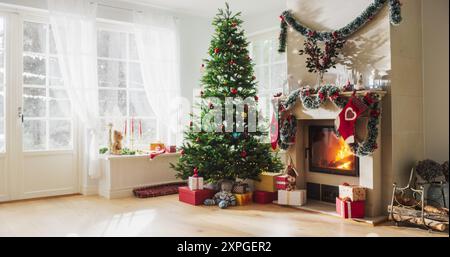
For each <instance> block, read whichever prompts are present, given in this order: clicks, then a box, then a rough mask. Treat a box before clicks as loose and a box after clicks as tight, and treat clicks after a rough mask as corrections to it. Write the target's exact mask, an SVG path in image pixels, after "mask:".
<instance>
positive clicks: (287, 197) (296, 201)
mask: <svg viewBox="0 0 450 257" xmlns="http://www.w3.org/2000/svg"><path fill="white" fill-rule="evenodd" d="M278 204H281V205H295V206H301V205H304V204H306V190H292V191H287V190H278Z"/></svg>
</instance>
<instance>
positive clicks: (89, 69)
mask: <svg viewBox="0 0 450 257" xmlns="http://www.w3.org/2000/svg"><path fill="white" fill-rule="evenodd" d="M48 9H49V12H50V25H51V29H52V31H53V35H54V38H55V45H56V50H57V55H58V61H59V65H60V69H61V74H62V76H63V80H64V86H65V88H66V89H67V93H68V95H69V98H70V100H71V104H72V108H73V110H74V112H75V114H76V115H77V116H78V117H79V119H80V120H81V122H82V123H83V125H84V128H85V129H86V131H87V140H85V142H87V144H88V146H89V147H88V151H87V152H86V153H85V155H84V156H83V157H84V160H88V174H89V176H90V177H92V178H97V177H99V176H100V170H99V160H98V145H97V131H98V120H99V116H98V84H97V40H96V39H97V30H96V10H97V5H96V4H95V3H92V2H91V1H85V0H48Z"/></svg>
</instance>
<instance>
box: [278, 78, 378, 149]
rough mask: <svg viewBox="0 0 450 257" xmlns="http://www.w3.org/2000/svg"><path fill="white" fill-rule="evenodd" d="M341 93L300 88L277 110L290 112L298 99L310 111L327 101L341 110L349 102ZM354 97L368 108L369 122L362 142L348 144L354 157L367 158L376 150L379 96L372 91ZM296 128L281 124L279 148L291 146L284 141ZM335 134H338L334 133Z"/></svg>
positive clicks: (323, 88)
mask: <svg viewBox="0 0 450 257" xmlns="http://www.w3.org/2000/svg"><path fill="white" fill-rule="evenodd" d="M343 93H344V92H342V91H341V89H340V88H338V87H336V86H333V85H324V86H321V87H319V88H310V87H302V88H299V89H297V90H295V91H293V92H292V93H291V94H289V96H287V98H285V99H283V100H281V101H280V108H279V109H280V110H281V111H283V112H286V111H290V110H291V109H292V108H293V107H294V105H295V103H296V102H297V101H298V99H300V101H301V103H302V105H303V107H304V108H306V109H310V110H312V109H318V108H320V107H321V106H322V105H323V104H324V103H325V101H327V100H329V101H331V102H332V103H334V104H335V105H336V106H337V107H339V108H340V109H342V108H344V106H345V105H346V104H347V102H348V100H349V98H348V97H346V96H345V95H344V94H343ZM354 95H355V97H358V98H360V100H361V101H363V102H364V103H365V104H366V105H367V106H368V107H369V108H368V110H369V120H368V122H367V131H368V134H367V137H366V138H365V139H364V140H363V141H362V142H358V143H354V144H350V148H351V149H352V151H353V153H354V154H355V155H356V156H360V157H362V156H368V155H371V154H372V153H373V152H374V151H375V150H376V149H377V148H378V145H377V139H378V125H379V124H380V117H381V106H380V104H379V102H380V99H381V96H380V94H379V93H378V92H374V91H369V92H366V93H365V94H364V95H363V96H356V94H354ZM294 120H295V119H294ZM296 126H297V124H296V122H295V121H292V120H289V121H287V120H285V121H283V122H282V123H281V127H280V140H279V142H278V144H279V146H280V148H282V149H287V148H289V146H290V145H292V142H290V141H286V142H285V139H291V138H292V135H291V134H290V133H295V131H296ZM336 133H338V132H337V131H336ZM294 135H295V134H294Z"/></svg>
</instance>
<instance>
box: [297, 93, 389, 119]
mask: <svg viewBox="0 0 450 257" xmlns="http://www.w3.org/2000/svg"><path fill="white" fill-rule="evenodd" d="M367 93H376V94H377V95H379V96H380V101H381V100H382V99H383V97H384V96H385V95H386V94H387V92H386V91H382V90H361V91H356V95H357V96H363V95H365V94H367ZM352 94H353V92H342V93H341V94H340V95H341V96H345V97H350V96H351V95H352ZM315 95H316V94H313V95H312V96H315ZM340 111H341V110H340V109H339V108H338V107H337V106H336V105H334V104H333V103H332V102H330V101H326V102H325V103H324V104H323V105H322V106H321V107H320V108H318V109H314V110H308V109H305V108H303V106H302V104H301V102H300V101H297V103H296V104H295V106H294V109H293V110H292V113H293V114H294V115H295V117H296V118H297V119H298V120H326V119H335V118H336V117H337V116H338V114H339V112H340Z"/></svg>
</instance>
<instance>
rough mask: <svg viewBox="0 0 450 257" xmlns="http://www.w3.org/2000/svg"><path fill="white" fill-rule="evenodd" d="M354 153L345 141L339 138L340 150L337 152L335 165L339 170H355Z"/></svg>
mask: <svg viewBox="0 0 450 257" xmlns="http://www.w3.org/2000/svg"><path fill="white" fill-rule="evenodd" d="M353 160H354V158H353V152H352V150H351V149H350V146H348V144H346V143H345V141H344V139H342V137H341V138H339V148H338V150H337V152H336V157H335V159H334V164H335V165H336V168H338V169H345V170H350V169H352V168H353Z"/></svg>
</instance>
